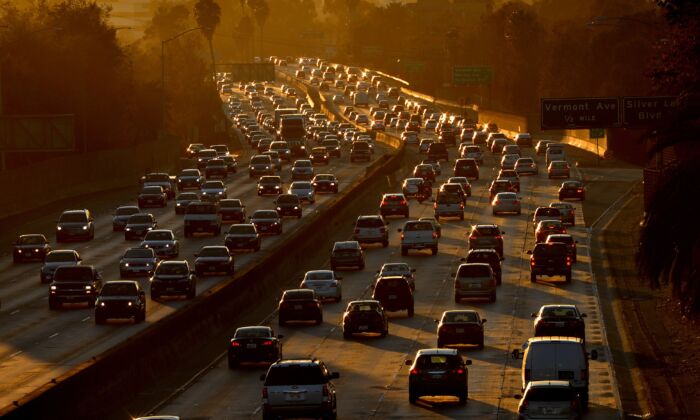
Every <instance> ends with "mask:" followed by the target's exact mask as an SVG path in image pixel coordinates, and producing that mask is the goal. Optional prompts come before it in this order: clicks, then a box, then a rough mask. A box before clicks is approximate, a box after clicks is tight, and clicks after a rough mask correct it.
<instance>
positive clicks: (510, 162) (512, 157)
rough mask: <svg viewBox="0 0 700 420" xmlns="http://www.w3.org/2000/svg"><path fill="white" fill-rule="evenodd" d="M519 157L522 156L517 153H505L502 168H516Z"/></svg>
mask: <svg viewBox="0 0 700 420" xmlns="http://www.w3.org/2000/svg"><path fill="white" fill-rule="evenodd" d="M518 159H520V156H519V155H516V154H508V155H503V156H502V157H501V169H514V168H515V162H517V161H518Z"/></svg>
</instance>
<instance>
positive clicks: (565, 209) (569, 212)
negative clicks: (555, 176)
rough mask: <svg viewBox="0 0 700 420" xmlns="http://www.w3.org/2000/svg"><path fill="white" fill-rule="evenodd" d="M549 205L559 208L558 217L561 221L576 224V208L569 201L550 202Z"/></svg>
mask: <svg viewBox="0 0 700 420" xmlns="http://www.w3.org/2000/svg"><path fill="white" fill-rule="evenodd" d="M549 207H552V208H556V209H559V214H560V217H559V218H560V219H561V222H562V223H568V224H570V225H571V226H576V208H575V207H574V205H573V204H571V203H563V202H551V203H549Z"/></svg>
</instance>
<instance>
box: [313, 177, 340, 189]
mask: <svg viewBox="0 0 700 420" xmlns="http://www.w3.org/2000/svg"><path fill="white" fill-rule="evenodd" d="M311 185H312V186H313V190H314V193H316V192H331V193H337V192H338V188H339V182H338V179H337V178H336V177H335V175H333V174H318V175H316V176H314V178H313V179H312V180H311Z"/></svg>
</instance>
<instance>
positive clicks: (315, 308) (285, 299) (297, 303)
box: [277, 289, 323, 327]
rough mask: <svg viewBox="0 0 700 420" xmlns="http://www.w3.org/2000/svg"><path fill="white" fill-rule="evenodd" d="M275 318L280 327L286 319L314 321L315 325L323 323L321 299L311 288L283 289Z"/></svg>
mask: <svg viewBox="0 0 700 420" xmlns="http://www.w3.org/2000/svg"><path fill="white" fill-rule="evenodd" d="M277 318H278V321H279V325H280V327H284V326H285V325H287V322H288V321H290V320H291V321H314V322H315V323H316V325H321V324H322V323H323V310H322V308H321V300H320V299H318V298H317V297H316V292H314V291H313V290H312V289H291V290H285V291H284V293H283V294H282V298H281V299H280V302H279V305H278V307H277Z"/></svg>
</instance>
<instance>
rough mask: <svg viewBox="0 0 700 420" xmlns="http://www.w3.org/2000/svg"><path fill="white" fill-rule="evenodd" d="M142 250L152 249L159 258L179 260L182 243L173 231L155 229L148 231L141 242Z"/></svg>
mask: <svg viewBox="0 0 700 420" xmlns="http://www.w3.org/2000/svg"><path fill="white" fill-rule="evenodd" d="M141 247H142V248H151V249H153V250H154V251H155V253H156V255H157V256H158V258H177V257H178V256H179V255H180V243H179V242H178V240H177V238H175V234H174V233H173V231H172V230H168V229H154V230H150V231H148V233H146V236H144V237H143V241H141Z"/></svg>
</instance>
